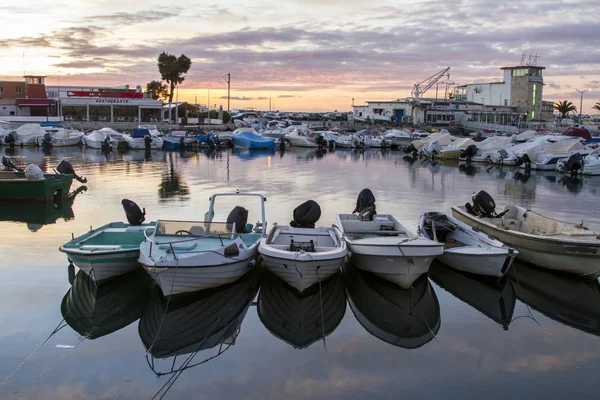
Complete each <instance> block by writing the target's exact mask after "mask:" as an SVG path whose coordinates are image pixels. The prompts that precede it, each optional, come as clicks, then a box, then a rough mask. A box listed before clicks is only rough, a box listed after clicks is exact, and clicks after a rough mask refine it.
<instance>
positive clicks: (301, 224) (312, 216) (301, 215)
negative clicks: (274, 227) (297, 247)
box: [290, 200, 321, 228]
mask: <svg viewBox="0 0 600 400" xmlns="http://www.w3.org/2000/svg"><path fill="white" fill-rule="evenodd" d="M319 218H321V206H320V205H319V204H318V203H317V202H316V201H314V200H307V201H305V202H304V203H302V204H300V205H299V206H298V207H296V208H295V209H294V220H293V221H290V226H292V227H294V228H314V227H315V224H316V223H317V221H318V220H319Z"/></svg>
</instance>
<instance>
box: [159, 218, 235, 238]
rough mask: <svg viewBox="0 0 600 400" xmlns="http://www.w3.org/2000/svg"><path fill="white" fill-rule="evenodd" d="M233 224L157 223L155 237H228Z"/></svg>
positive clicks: (196, 222) (197, 222)
mask: <svg viewBox="0 0 600 400" xmlns="http://www.w3.org/2000/svg"><path fill="white" fill-rule="evenodd" d="M232 225H233V224H227V223H225V222H199V221H158V222H157V223H156V231H155V233H154V235H155V236H172V235H183V236H217V235H230V234H231V231H232V228H233V226H232Z"/></svg>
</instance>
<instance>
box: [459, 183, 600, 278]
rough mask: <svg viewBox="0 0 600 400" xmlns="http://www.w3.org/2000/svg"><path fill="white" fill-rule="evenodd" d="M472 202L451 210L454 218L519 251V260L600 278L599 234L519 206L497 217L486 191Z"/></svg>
mask: <svg viewBox="0 0 600 400" xmlns="http://www.w3.org/2000/svg"><path fill="white" fill-rule="evenodd" d="M473 203H474V204H473V205H471V204H469V203H467V205H465V206H459V207H452V215H453V216H454V218H456V219H457V220H459V221H461V222H464V223H465V224H467V225H469V226H471V227H474V228H476V229H478V230H480V231H482V232H483V233H486V234H488V235H490V236H494V237H495V238H498V240H500V241H501V242H502V243H505V244H506V245H508V246H511V247H514V248H516V249H517V250H518V251H519V255H518V258H519V259H522V260H524V261H527V262H529V263H532V264H535V265H537V266H539V267H542V268H548V269H552V270H556V271H562V272H568V273H571V274H575V275H578V276H581V277H585V278H589V279H596V278H598V276H600V233H597V232H593V231H590V230H588V229H586V228H585V227H584V226H583V225H582V224H573V223H569V222H563V221H559V220H556V219H553V218H549V217H546V216H543V215H541V214H538V213H536V212H534V211H531V210H527V209H525V208H523V207H518V206H512V205H507V206H506V207H505V208H504V211H503V212H501V213H500V214H497V213H496V211H495V210H496V203H495V202H494V200H493V199H492V197H491V196H490V195H489V194H487V193H486V192H484V191H479V192H477V193H475V194H473Z"/></svg>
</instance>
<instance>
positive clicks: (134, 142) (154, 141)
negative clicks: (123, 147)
mask: <svg viewBox="0 0 600 400" xmlns="http://www.w3.org/2000/svg"><path fill="white" fill-rule="evenodd" d="M123 140H125V142H127V147H129V148H130V149H132V150H144V149H146V148H150V149H152V150H160V149H162V147H163V139H162V138H161V137H158V136H156V134H154V135H153V134H152V133H151V132H150V131H149V130H148V129H142V128H136V129H134V130H133V131H131V133H125V134H123Z"/></svg>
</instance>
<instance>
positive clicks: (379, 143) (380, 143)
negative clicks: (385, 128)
mask: <svg viewBox="0 0 600 400" xmlns="http://www.w3.org/2000/svg"><path fill="white" fill-rule="evenodd" d="M355 136H356V138H357V139H358V141H359V143H360V145H361V146H362V147H369V148H375V149H381V148H385V147H390V145H391V141H389V140H387V139H386V138H385V137H384V136H383V135H381V134H380V133H378V132H377V131H372V130H368V129H364V130H362V131H358V132H356V134H355Z"/></svg>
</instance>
